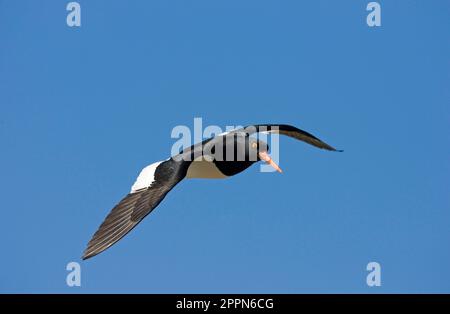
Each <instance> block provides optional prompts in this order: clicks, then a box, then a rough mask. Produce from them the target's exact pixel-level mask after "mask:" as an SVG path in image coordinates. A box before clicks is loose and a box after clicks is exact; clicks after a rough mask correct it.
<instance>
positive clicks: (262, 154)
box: [258, 152, 283, 173]
mask: <svg viewBox="0 0 450 314" xmlns="http://www.w3.org/2000/svg"><path fill="white" fill-rule="evenodd" d="M258 155H259V158H261V160H264V161H265V162H267V163H268V164H269V165H271V166H272V167H274V168H275V170H276V171H278V172H279V173H282V172H283V171H282V170H281V169H280V167H278V165H277V164H276V163H275V161H273V160H272V158H270V156H269V154H268V153H266V152H259V153H258Z"/></svg>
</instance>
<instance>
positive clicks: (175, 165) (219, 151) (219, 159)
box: [82, 124, 338, 259]
mask: <svg viewBox="0 0 450 314" xmlns="http://www.w3.org/2000/svg"><path fill="white" fill-rule="evenodd" d="M259 132H265V133H268V134H270V133H278V134H282V135H287V136H289V137H293V138H295V139H298V140H300V141H304V142H306V143H308V144H311V145H313V146H315V147H318V148H322V149H326V150H330V151H338V150H336V149H334V148H333V147H331V146H330V145H328V144H326V143H324V142H322V141H321V140H319V139H318V138H317V137H315V136H314V135H312V134H310V133H308V132H305V131H302V130H300V129H298V128H296V127H293V126H290V125H284V124H282V125H275V124H259V125H251V126H247V127H244V128H240V129H236V130H233V131H230V132H225V133H222V134H220V135H217V136H215V137H213V138H210V139H207V140H205V141H203V142H201V143H197V144H195V145H193V146H191V147H189V148H187V149H185V150H183V151H182V152H180V153H179V154H178V155H175V156H172V157H171V158H169V159H167V160H165V161H159V162H155V163H153V164H151V165H149V166H147V167H145V168H144V169H143V170H142V171H141V173H140V174H139V176H138V178H137V179H136V182H135V183H134V184H133V186H132V187H131V191H130V193H129V194H128V195H127V196H125V197H124V198H123V199H122V200H121V201H120V202H119V203H118V204H117V205H116V206H115V207H114V208H113V209H112V210H111V212H110V213H109V214H108V216H107V217H106V219H105V220H104V221H103V223H102V224H101V225H100V227H99V229H98V230H97V232H95V234H94V236H93V237H92V239H91V240H90V241H89V243H88V246H87V248H86V250H85V251H84V254H83V257H82V258H83V259H87V258H90V257H92V256H95V255H97V254H99V253H101V252H103V251H104V250H106V249H107V248H109V247H110V246H111V245H113V244H114V243H116V242H117V241H119V240H120V239H121V238H122V237H123V236H125V235H126V234H127V233H128V232H130V231H131V230H132V229H133V228H134V227H136V225H137V224H138V223H139V222H140V221H141V220H142V219H143V218H144V217H145V216H147V215H148V214H150V213H151V212H152V210H153V209H155V207H156V206H158V204H159V203H160V202H161V201H162V200H163V199H164V197H165V196H166V194H167V193H168V192H169V191H170V190H171V189H172V188H173V187H174V186H175V185H176V184H177V183H178V182H180V181H181V180H183V179H184V178H227V177H231V176H233V175H235V174H238V173H240V172H242V171H244V170H245V169H247V168H248V167H250V166H251V165H252V164H254V163H255V162H258V161H265V162H267V163H269V164H270V165H272V166H273V167H274V168H275V169H276V170H277V171H279V172H281V169H280V167H278V165H277V164H276V163H275V162H274V161H273V160H272V159H271V157H270V156H269V154H268V150H269V147H268V145H267V143H265V142H263V141H261V140H258V139H257V138H255V137H251V136H250V135H252V134H255V133H259Z"/></svg>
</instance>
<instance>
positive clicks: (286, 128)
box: [230, 124, 341, 151]
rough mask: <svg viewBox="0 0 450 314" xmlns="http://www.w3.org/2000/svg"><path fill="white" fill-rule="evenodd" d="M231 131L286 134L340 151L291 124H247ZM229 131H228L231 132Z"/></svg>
mask: <svg viewBox="0 0 450 314" xmlns="http://www.w3.org/2000/svg"><path fill="white" fill-rule="evenodd" d="M231 132H237V133H242V132H243V133H247V134H248V135H251V134H254V133H258V132H267V133H278V134H282V135H286V136H289V137H293V138H295V139H297V140H300V141H303V142H306V143H308V144H311V145H313V146H315V147H318V148H322V149H326V150H331V151H341V150H337V149H335V148H334V147H332V146H330V145H328V144H327V143H325V142H323V141H321V140H320V139H318V138H317V137H315V136H314V135H312V134H310V133H308V132H306V131H303V130H300V129H298V128H296V127H295V126H292V125H287V124H255V125H249V126H246V127H244V128H241V129H238V130H234V131H231ZM231 132H230V133H231Z"/></svg>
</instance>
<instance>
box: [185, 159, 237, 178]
mask: <svg viewBox="0 0 450 314" xmlns="http://www.w3.org/2000/svg"><path fill="white" fill-rule="evenodd" d="M186 178H188V179H192V178H205V179H224V178H228V177H227V176H226V175H224V174H223V173H222V172H220V170H219V169H218V168H217V167H216V165H215V164H214V163H213V162H212V161H207V160H205V159H204V158H203V157H198V158H196V159H195V160H194V161H193V162H192V163H191V165H190V166H189V168H188V171H187V174H186Z"/></svg>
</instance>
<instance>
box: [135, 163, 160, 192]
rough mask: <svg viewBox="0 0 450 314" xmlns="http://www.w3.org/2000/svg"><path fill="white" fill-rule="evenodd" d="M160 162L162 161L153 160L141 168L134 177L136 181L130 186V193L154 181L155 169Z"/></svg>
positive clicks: (146, 186)
mask: <svg viewBox="0 0 450 314" xmlns="http://www.w3.org/2000/svg"><path fill="white" fill-rule="evenodd" d="M160 163H162V161H158V162H155V163H153V164H151V165H149V166H147V167H145V168H144V169H142V171H141V173H140V174H139V176H138V178H137V179H136V182H134V184H133V186H132V187H131V192H130V193H135V192H137V191H139V190H142V189H145V188H148V187H149V186H150V185H151V184H152V183H153V182H154V181H155V171H156V168H157V167H158V166H159V164H160Z"/></svg>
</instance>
